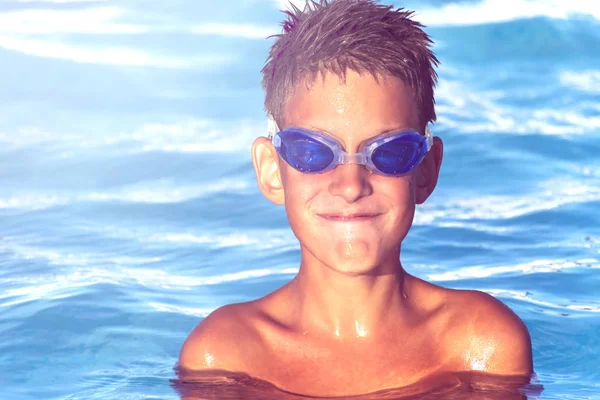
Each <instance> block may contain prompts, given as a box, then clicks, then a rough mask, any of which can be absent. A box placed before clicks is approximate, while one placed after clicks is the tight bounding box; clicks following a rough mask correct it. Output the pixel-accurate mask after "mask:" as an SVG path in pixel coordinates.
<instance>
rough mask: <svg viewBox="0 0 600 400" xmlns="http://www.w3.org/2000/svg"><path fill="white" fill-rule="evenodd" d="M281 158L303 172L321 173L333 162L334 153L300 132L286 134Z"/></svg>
mask: <svg viewBox="0 0 600 400" xmlns="http://www.w3.org/2000/svg"><path fill="white" fill-rule="evenodd" d="M279 154H280V155H281V157H282V158H283V159H284V160H285V162H287V163H288V164H290V165H291V166H292V167H294V168H295V169H297V170H298V171H301V172H312V173H316V172H321V171H323V170H324V169H325V168H327V166H328V165H329V164H331V162H332V161H333V156H334V154H333V151H332V150H331V149H330V148H329V147H327V146H325V145H324V144H323V143H320V142H318V141H316V140H314V139H312V138H311V137H310V136H307V135H305V134H303V133H300V132H293V131H292V132H289V133H286V135H285V137H284V138H283V139H282V141H281V145H280V148H279Z"/></svg>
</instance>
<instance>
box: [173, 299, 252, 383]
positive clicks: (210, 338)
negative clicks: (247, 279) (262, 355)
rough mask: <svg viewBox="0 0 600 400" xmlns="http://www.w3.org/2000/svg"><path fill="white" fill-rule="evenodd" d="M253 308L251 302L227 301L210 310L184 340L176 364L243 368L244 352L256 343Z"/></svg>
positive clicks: (201, 368)
mask: <svg viewBox="0 0 600 400" xmlns="http://www.w3.org/2000/svg"><path fill="white" fill-rule="evenodd" d="M253 312H254V308H253V306H252V304H251V303H239V304H230V305H226V306H223V307H221V308H218V309H217V310H215V311H213V312H212V313H211V314H210V315H208V316H207V317H206V318H204V319H203V320H202V321H201V322H200V323H199V324H198V325H197V326H196V327H195V328H194V330H193V331H192V332H191V333H190V335H189V336H188V338H187V339H186V340H185V342H184V344H183V346H182V347H181V351H180V353H179V367H180V368H183V369H184V370H208V369H218V370H227V371H233V372H245V371H246V369H247V368H246V367H247V365H246V364H247V359H248V354H252V349H253V348H255V347H256V346H257V345H258V337H257V335H256V333H255V329H254V326H253V323H252V321H253V318H252V313H253Z"/></svg>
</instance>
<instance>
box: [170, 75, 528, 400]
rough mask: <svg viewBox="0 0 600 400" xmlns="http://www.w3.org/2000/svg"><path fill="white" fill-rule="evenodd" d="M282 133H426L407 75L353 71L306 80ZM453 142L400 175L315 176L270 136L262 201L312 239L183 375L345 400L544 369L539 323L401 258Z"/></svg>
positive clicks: (342, 169)
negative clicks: (534, 331) (289, 274)
mask: <svg viewBox="0 0 600 400" xmlns="http://www.w3.org/2000/svg"><path fill="white" fill-rule="evenodd" d="M284 120H285V121H284V123H283V124H282V125H283V126H281V128H282V129H283V128H285V127H287V126H297V127H303V128H308V129H312V130H318V131H321V132H323V133H325V134H328V135H331V136H332V137H334V138H336V139H337V140H338V141H340V143H342V145H343V147H344V150H345V151H347V152H357V151H359V150H360V149H361V145H362V144H363V143H365V142H366V141H367V140H369V139H371V138H373V137H375V136H378V135H381V134H383V133H384V132H389V131H395V130H400V129H404V128H406V129H413V130H416V131H419V132H421V133H423V131H424V126H422V125H421V124H420V122H419V118H418V112H417V109H416V106H415V102H414V99H413V96H412V94H411V91H410V90H409V88H408V87H406V86H405V85H404V84H403V83H402V81H400V80H399V79H398V78H395V77H390V76H387V77H380V80H379V82H377V81H376V80H375V79H374V78H373V77H372V76H371V75H368V74H365V75H362V76H361V75H360V74H358V73H356V72H354V71H348V74H347V77H346V82H345V83H344V82H342V81H341V79H340V78H338V77H337V76H335V75H332V74H327V75H326V76H325V79H322V78H321V77H319V78H317V80H316V81H315V82H314V84H312V85H311V86H310V87H307V85H304V84H300V85H298V86H297V87H296V90H295V91H294V93H293V95H292V96H291V97H290V100H289V102H288V104H287V105H286V113H285V116H284ZM442 153H443V144H442V142H441V140H440V139H439V138H435V140H434V146H433V147H432V149H431V150H430V152H429V153H428V155H427V156H426V158H425V159H424V161H423V162H422V163H421V164H420V165H419V167H418V168H417V169H415V170H414V171H413V172H411V173H409V174H407V175H405V176H401V177H386V176H382V175H377V174H373V173H371V172H370V171H368V170H367V169H366V168H365V167H364V166H360V165H353V164H349V165H342V166H339V167H337V168H336V169H334V170H332V171H329V172H326V173H323V174H305V173H301V172H299V171H296V170H295V169H293V168H292V167H290V166H289V165H288V164H287V163H285V161H283V160H282V159H281V158H280V157H279V156H278V154H277V152H276V150H275V148H274V147H273V146H272V144H271V143H270V141H269V140H267V139H266V138H263V137H261V138H258V139H256V141H255V142H254V145H253V148H252V154H253V162H254V167H255V170H256V175H257V181H258V185H259V188H260V190H261V192H262V193H263V194H264V195H265V196H266V197H267V198H268V199H269V200H270V201H272V202H273V203H275V204H282V205H285V209H286V213H287V216H288V219H289V222H290V226H291V228H292V230H293V232H294V234H295V235H296V237H297V238H298V240H299V242H300V249H301V264H300V269H299V272H298V275H297V276H296V277H295V278H294V279H293V280H292V281H291V282H290V283H288V284H286V285H285V286H283V287H282V288H280V289H278V290H277V291H275V292H273V293H271V294H269V295H267V296H265V297H263V298H261V299H258V300H255V301H252V302H248V303H241V304H232V305H228V306H225V307H222V308H220V309H218V310H216V311H215V312H213V313H212V314H211V315H210V316H208V317H207V318H205V319H204V320H203V321H202V322H201V323H200V324H199V325H198V326H197V327H196V328H195V329H194V331H193V332H192V333H191V334H190V336H189V337H188V339H187V340H186V342H185V343H184V345H183V347H182V349H181V354H180V359H179V364H180V366H181V367H182V368H183V369H188V370H208V369H220V370H227V371H236V372H243V373H247V374H249V375H251V376H253V377H255V378H258V379H262V380H266V381H268V382H271V383H273V384H275V385H276V386H278V387H280V388H281V389H284V390H287V391H290V392H294V393H302V394H306V395H320V396H344V395H351V394H361V393H368V392H374V391H377V390H381V389H385V388H395V387H401V386H406V385H410V384H413V383H415V382H418V381H421V380H424V379H426V378H427V377H428V376H429V377H431V376H432V375H435V374H437V373H444V372H450V371H457V372H458V371H482V372H488V373H494V374H502V375H520V376H524V377H526V376H528V375H530V374H531V373H532V372H533V366H532V358H531V342H530V338H529V333H528V332H527V328H526V327H525V325H524V324H523V323H522V321H521V320H520V319H519V318H518V317H517V316H516V315H515V314H514V313H513V312H512V311H511V310H510V309H508V308H507V307H506V306H504V305H503V304H502V303H501V302H500V301H498V300H496V299H495V298H493V297H491V296H489V295H487V294H484V293H481V292H476V291H460V290H450V289H445V288H442V287H439V286H435V285H432V284H430V283H427V282H425V281H423V280H421V279H418V278H416V277H414V276H412V275H409V274H408V273H406V272H405V271H404V269H403V267H402V265H401V263H400V261H399V259H400V249H401V243H402V240H403V239H404V238H405V237H406V235H407V233H408V231H409V229H410V226H411V224H412V220H413V216H414V211H415V206H416V205H417V204H421V203H423V202H424V201H425V200H426V199H427V198H428V197H429V195H430V194H431V193H432V192H433V190H434V188H435V186H436V183H437V178H438V174H439V169H440V166H441V161H442Z"/></svg>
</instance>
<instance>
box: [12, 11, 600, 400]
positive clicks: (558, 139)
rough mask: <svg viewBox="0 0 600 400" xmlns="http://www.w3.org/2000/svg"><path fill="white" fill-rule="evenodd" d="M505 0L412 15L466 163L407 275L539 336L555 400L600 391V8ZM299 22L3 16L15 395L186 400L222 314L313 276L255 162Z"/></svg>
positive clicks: (428, 215)
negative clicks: (183, 358) (266, 84)
mask: <svg viewBox="0 0 600 400" xmlns="http://www.w3.org/2000/svg"><path fill="white" fill-rule="evenodd" d="M496 3H497V2H494V1H491V0H487V1H483V2H471V1H466V2H465V1H461V2H456V3H453V2H450V1H441V0H429V1H423V2H418V4H417V2H416V1H412V2H411V1H407V2H403V3H402V4H400V3H397V2H396V3H394V4H396V5H398V6H399V5H406V7H408V8H411V7H413V8H415V9H417V10H418V11H419V13H418V14H419V15H421V16H422V18H421V20H422V21H423V22H424V23H426V24H428V25H429V28H428V29H427V31H428V33H430V34H431V35H432V37H433V39H434V40H435V41H436V48H435V51H436V53H437V54H438V56H439V58H440V60H441V68H440V69H439V74H440V85H439V88H438V90H437V92H436V99H437V113H438V122H437V123H436V124H435V126H434V128H433V130H434V133H435V134H436V135H439V136H441V137H442V138H443V140H444V142H445V151H446V153H445V156H444V164H443V167H442V173H441V177H440V183H439V186H438V187H437V189H436V191H435V193H434V194H433V196H432V197H431V198H430V199H429V200H428V202H427V203H426V204H424V205H423V206H421V207H420V208H419V209H418V211H417V215H416V217H415V224H414V226H413V228H412V230H411V232H410V233H409V236H408V238H407V240H406V242H405V244H404V245H403V256H402V257H403V258H402V262H403V265H404V266H405V268H406V270H407V271H408V272H409V273H412V274H414V275H417V276H419V277H421V278H424V279H427V280H430V281H433V282H435V283H437V284H441V285H443V286H448V287H453V288H469V289H478V290H483V291H486V292H488V293H491V294H492V295H494V296H496V297H498V298H499V299H501V300H502V301H503V302H505V303H506V304H508V305H509V306H510V307H511V308H512V309H513V310H514V311H515V312H516V313H517V314H518V315H519V316H520V317H521V318H522V319H523V320H524V321H525V323H526V324H527V326H528V328H529V330H530V333H531V336H532V340H533V351H534V365H535V371H536V373H537V379H538V380H539V383H540V384H542V385H543V386H544V390H543V392H542V393H541V395H539V396H537V395H536V396H533V397H539V398H542V399H600V367H599V366H598V359H599V357H600V297H599V296H598V293H599V288H600V156H599V155H598V154H599V151H600V144H599V143H600V140H599V139H600V69H598V67H597V65H599V61H600V53H598V52H594V51H593V49H594V48H598V46H599V45H600V25H599V22H598V20H599V19H600V10H599V9H598V8H597V6H594V7H596V9H594V8H593V6H590V5H589V4H586V5H585V6H584V5H583V3H577V2H575V1H572V2H547V3H543V4H542V3H538V4H537V6H536V7H532V8H531V9H530V8H528V7H527V4H526V2H525V1H524V0H513V1H511V2H506V3H503V4H505V5H506V6H505V7H506V8H502V9H500V8H497V7H496V6H495V4H496ZM508 3H510V5H509V4H508ZM279 6H280V5H279V4H278V3H277V2H275V1H272V0H240V1H236V2H235V7H231V5H230V4H227V5H225V4H222V5H221V4H219V3H218V2H215V3H213V2H211V3H202V4H200V2H198V3H196V2H194V3H192V2H184V1H172V2H169V3H168V4H167V3H166V2H165V4H148V3H144V4H142V2H136V1H131V0H125V1H122V2H119V3H118V5H117V4H115V3H112V2H104V1H100V0H98V1H92V2H84V1H75V0H73V1H70V2H64V3H58V2H56V3H55V2H50V1H38V2H20V1H16V0H14V1H8V2H2V4H0V68H1V70H2V72H3V73H2V74H0V82H1V83H0V87H2V90H1V91H0V99H1V100H2V107H0V143H1V147H0V163H1V168H0V216H1V218H0V221H1V222H0V237H1V240H0V265H1V268H0V306H1V310H2V311H1V312H0V339H1V340H0V348H1V350H0V383H1V389H0V399H3V400H4V399H6V400H12V399H73V400H74V399H140V398H146V399H178V398H179V395H178V393H177V391H176V390H175V388H174V387H173V385H172V382H171V379H173V378H175V373H174V371H173V366H174V364H175V362H176V360H177V356H178V351H179V349H180V347H181V344H182V342H183V340H184V339H185V338H186V336H187V334H188V333H189V332H190V331H191V329H192V328H193V327H194V326H195V325H196V324H197V323H198V322H199V320H200V319H201V318H202V317H204V316H206V315H207V314H208V313H209V312H210V311H212V310H213V309H215V308H216V307H219V306H221V305H223V304H226V303H231V302H239V301H247V300H251V299H255V298H257V297H259V296H262V295H264V294H266V293H267V292H269V291H272V290H273V289H275V288H277V287H279V286H281V285H283V284H284V283H285V282H287V281H288V280H290V279H291V278H292V277H293V276H294V273H295V272H296V270H297V266H298V259H299V250H298V245H297V242H296V240H295V238H294V236H293V235H292V233H291V231H290V230H289V228H288V226H287V221H286V217H285V213H284V210H283V209H282V208H278V207H275V206H273V205H271V204H270V203H268V202H267V200H266V199H264V198H263V197H262V195H261V194H260V193H259V191H258V189H257V188H256V184H255V182H254V173H253V171H252V170H251V161H250V155H249V146H250V143H251V142H252V140H253V139H254V137H255V136H257V135H261V134H264V133H265V129H266V120H265V119H264V116H263V114H262V91H261V89H260V74H259V70H260V68H261V67H262V63H263V62H264V59H265V57H266V53H267V50H268V45H269V43H270V41H268V40H263V38H264V37H265V36H267V35H269V34H271V33H275V32H277V23H278V22H279V20H280V19H281V16H280V13H279V12H278V11H277V9H278V7H279ZM244 24H246V25H244ZM234 27H237V28H234Z"/></svg>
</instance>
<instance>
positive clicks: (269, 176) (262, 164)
mask: <svg viewBox="0 0 600 400" xmlns="http://www.w3.org/2000/svg"><path fill="white" fill-rule="evenodd" d="M252 164H254V172H256V181H257V182H258V188H259V189H260V191H261V192H262V194H263V195H264V196H265V197H266V198H267V199H269V200H270V201H271V202H272V203H275V204H278V205H281V204H284V203H285V197H284V193H283V184H282V183H281V171H280V169H279V154H277V149H275V146H273V143H271V141H270V140H269V139H267V138H266V137H262V136H261V137H258V138H256V140H254V143H252Z"/></svg>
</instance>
